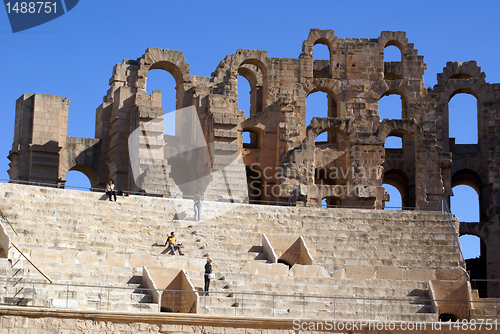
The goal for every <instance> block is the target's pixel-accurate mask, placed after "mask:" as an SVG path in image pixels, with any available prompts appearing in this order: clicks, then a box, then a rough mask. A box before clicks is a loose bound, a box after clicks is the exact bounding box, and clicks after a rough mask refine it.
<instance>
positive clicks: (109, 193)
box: [106, 190, 116, 202]
mask: <svg viewBox="0 0 500 334" xmlns="http://www.w3.org/2000/svg"><path fill="white" fill-rule="evenodd" d="M106 195H108V196H109V200H110V201H111V196H112V195H113V196H115V202H116V191H114V190H113V191H106Z"/></svg>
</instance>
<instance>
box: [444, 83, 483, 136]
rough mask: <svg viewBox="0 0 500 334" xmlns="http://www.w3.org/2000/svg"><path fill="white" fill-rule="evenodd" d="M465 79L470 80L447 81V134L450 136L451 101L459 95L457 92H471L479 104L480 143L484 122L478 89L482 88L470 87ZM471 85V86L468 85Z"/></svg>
mask: <svg viewBox="0 0 500 334" xmlns="http://www.w3.org/2000/svg"><path fill="white" fill-rule="evenodd" d="M464 81H469V80H449V81H448V82H447V88H448V89H447V91H448V94H447V100H446V110H445V113H444V115H443V116H444V121H445V122H446V126H445V131H446V134H447V136H446V137H447V138H449V137H450V107H449V106H450V101H451V99H452V98H453V97H454V96H455V95H457V94H469V95H472V96H474V97H475V98H476V101H477V104H476V118H477V133H476V136H477V143H478V144H480V139H481V135H480V134H481V129H482V122H481V117H480V115H481V98H480V96H479V94H478V93H477V92H478V91H480V90H481V88H480V87H478V86H476V87H470V86H469V85H468V84H467V83H465V82H464ZM468 86H469V87H468ZM452 117H454V116H452Z"/></svg>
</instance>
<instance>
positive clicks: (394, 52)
mask: <svg viewBox="0 0 500 334" xmlns="http://www.w3.org/2000/svg"><path fill="white" fill-rule="evenodd" d="M395 61H396V62H400V61H401V50H399V48H398V47H397V46H395V45H392V44H388V45H387V46H386V47H385V48H384V62H386V63H387V62H395Z"/></svg>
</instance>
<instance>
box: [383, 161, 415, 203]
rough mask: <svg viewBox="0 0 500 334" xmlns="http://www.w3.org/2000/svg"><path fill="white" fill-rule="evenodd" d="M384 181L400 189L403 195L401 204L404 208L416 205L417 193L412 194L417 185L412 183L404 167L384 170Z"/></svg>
mask: <svg viewBox="0 0 500 334" xmlns="http://www.w3.org/2000/svg"><path fill="white" fill-rule="evenodd" d="M382 183H383V184H389V185H391V186H393V187H394V188H396V189H397V190H398V191H399V194H400V195H401V206H402V207H403V208H408V207H414V206H415V195H414V194H412V190H411V189H412V188H413V190H414V189H415V185H412V182H410V178H409V177H408V175H407V173H405V172H404V171H403V169H402V168H397V169H389V170H387V171H384V175H383V178H382ZM413 192H414V191H413Z"/></svg>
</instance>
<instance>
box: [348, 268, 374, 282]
mask: <svg viewBox="0 0 500 334" xmlns="http://www.w3.org/2000/svg"><path fill="white" fill-rule="evenodd" d="M374 271H375V270H374V268H373V267H364V266H348V267H346V268H345V278H357V279H372V278H373V275H374Z"/></svg>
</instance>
